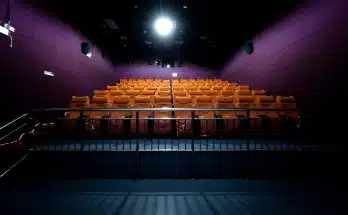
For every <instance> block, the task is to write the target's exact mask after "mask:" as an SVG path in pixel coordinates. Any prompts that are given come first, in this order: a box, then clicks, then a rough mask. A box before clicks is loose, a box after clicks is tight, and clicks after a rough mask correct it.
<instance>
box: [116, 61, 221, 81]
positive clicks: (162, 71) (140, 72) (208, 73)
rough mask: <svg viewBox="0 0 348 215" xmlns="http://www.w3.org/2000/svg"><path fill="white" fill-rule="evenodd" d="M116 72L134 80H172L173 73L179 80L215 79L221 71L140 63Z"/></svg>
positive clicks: (123, 67) (120, 67) (124, 66)
mask: <svg viewBox="0 0 348 215" xmlns="http://www.w3.org/2000/svg"><path fill="white" fill-rule="evenodd" d="M115 71H116V73H117V74H122V75H123V76H122V77H132V78H137V77H138V78H144V77H153V78H167V79H171V78H172V73H177V74H178V78H191V77H192V78H213V77H219V76H220V73H219V71H216V70H211V69H205V68H202V67H198V66H195V65H190V64H185V66H183V67H176V68H162V67H157V66H153V65H146V64H145V63H142V62H138V63H136V64H132V65H123V66H117V67H115Z"/></svg>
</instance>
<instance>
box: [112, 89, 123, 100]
mask: <svg viewBox="0 0 348 215" xmlns="http://www.w3.org/2000/svg"><path fill="white" fill-rule="evenodd" d="M122 95H124V93H123V91H122V90H110V97H111V98H113V97H114V96H122Z"/></svg>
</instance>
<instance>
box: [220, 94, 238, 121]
mask: <svg viewBox="0 0 348 215" xmlns="http://www.w3.org/2000/svg"><path fill="white" fill-rule="evenodd" d="M233 101H234V100H233V97H232V96H219V97H218V98H217V99H216V104H215V107H216V108H234V107H235V106H234V103H233ZM216 115H217V116H221V117H222V118H224V119H225V118H226V119H227V118H235V117H236V111H217V112H216Z"/></svg>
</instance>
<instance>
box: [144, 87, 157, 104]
mask: <svg viewBox="0 0 348 215" xmlns="http://www.w3.org/2000/svg"><path fill="white" fill-rule="evenodd" d="M142 95H143V96H150V99H151V102H153V100H154V97H155V91H154V90H144V91H143V92H142Z"/></svg>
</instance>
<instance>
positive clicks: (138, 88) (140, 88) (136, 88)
mask: <svg viewBox="0 0 348 215" xmlns="http://www.w3.org/2000/svg"><path fill="white" fill-rule="evenodd" d="M144 89H145V87H144V86H135V87H133V90H139V91H143V90H144Z"/></svg>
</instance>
